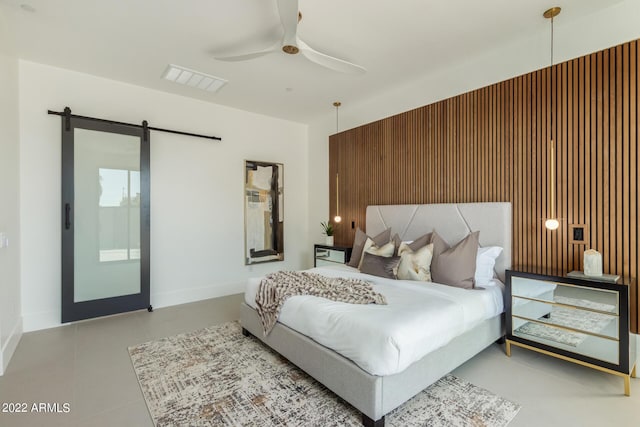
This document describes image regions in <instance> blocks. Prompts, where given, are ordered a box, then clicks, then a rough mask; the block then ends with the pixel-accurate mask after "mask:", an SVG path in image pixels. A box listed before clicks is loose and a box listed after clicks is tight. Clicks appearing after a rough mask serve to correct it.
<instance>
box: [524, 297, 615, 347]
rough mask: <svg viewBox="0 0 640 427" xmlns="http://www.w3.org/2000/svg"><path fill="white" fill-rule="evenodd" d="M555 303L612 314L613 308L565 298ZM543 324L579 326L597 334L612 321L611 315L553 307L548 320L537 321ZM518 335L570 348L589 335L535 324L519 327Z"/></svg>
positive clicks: (558, 298)
mask: <svg viewBox="0 0 640 427" xmlns="http://www.w3.org/2000/svg"><path fill="white" fill-rule="evenodd" d="M554 300H555V302H558V303H562V304H568V305H573V306H577V307H585V308H590V309H594V310H600V311H604V312H610V313H613V312H614V310H615V307H614V306H612V305H609V304H602V303H597V302H593V301H588V300H581V299H574V298H567V297H562V296H557V297H555V298H554ZM538 320H539V321H541V322H544V323H553V324H555V325H560V326H568V327H572V328H575V327H576V325H580V329H581V330H583V331H590V332H593V333H599V332H602V331H603V330H604V328H606V327H607V325H609V323H610V322H611V321H612V320H613V317H612V316H611V315H607V314H603V313H596V312H592V311H585V310H576V309H574V308H566V307H561V306H553V307H552V308H551V313H550V314H549V317H548V318H545V317H541V318H540V319H538ZM515 332H517V333H518V334H519V335H521V334H526V335H530V336H534V337H537V338H542V339H547V340H550V341H553V342H557V343H560V344H566V345H568V346H571V347H578V346H579V345H580V344H582V343H583V342H584V340H585V339H587V337H588V336H589V335H587V334H583V333H580V332H574V331H567V330H563V329H558V328H553V327H550V326H546V325H541V324H539V323H535V322H528V323H525V324H524V325H522V326H520V327H519V328H518V329H516V331H515Z"/></svg>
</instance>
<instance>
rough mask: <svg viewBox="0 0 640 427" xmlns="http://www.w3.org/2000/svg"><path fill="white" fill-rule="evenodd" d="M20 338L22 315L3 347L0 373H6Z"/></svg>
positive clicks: (0, 357)
mask: <svg viewBox="0 0 640 427" xmlns="http://www.w3.org/2000/svg"><path fill="white" fill-rule="evenodd" d="M20 338H22V317H19V318H18V321H17V322H16V324H15V326H14V327H13V330H12V331H11V333H10V334H9V339H8V340H7V342H6V343H5V345H4V346H3V347H2V354H1V355H0V362H1V363H0V375H4V373H5V372H6V370H7V366H9V361H10V360H11V357H12V356H13V353H14V352H15V351H16V347H18V343H19V342H20Z"/></svg>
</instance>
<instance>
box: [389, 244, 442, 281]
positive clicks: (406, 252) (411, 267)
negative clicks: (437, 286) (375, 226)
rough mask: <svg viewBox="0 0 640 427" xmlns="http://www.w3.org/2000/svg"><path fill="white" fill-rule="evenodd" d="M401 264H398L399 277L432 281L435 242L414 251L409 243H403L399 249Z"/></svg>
mask: <svg viewBox="0 0 640 427" xmlns="http://www.w3.org/2000/svg"><path fill="white" fill-rule="evenodd" d="M398 255H400V264H398V274H397V276H398V279H402V280H419V281H421V282H430V281H431V259H432V258H433V243H429V244H428V245H426V246H423V247H421V248H420V249H418V250H417V251H415V252H414V251H413V250H412V249H411V248H410V247H409V245H408V244H406V243H402V244H401V245H400V248H399V249H398Z"/></svg>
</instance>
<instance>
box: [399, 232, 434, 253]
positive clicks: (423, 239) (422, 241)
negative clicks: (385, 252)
mask: <svg viewBox="0 0 640 427" xmlns="http://www.w3.org/2000/svg"><path fill="white" fill-rule="evenodd" d="M391 241H392V242H393V243H394V244H395V245H396V251H395V252H394V253H393V255H394V256H395V255H400V245H401V244H403V243H404V244H407V245H409V247H410V248H411V250H412V251H414V252H415V251H417V250H418V249H420V248H421V247H423V246H426V245H427V244H429V242H431V233H427V234H425V235H424V236H420V237H418V238H417V239H416V240H409V241H406V242H403V241H402V239H400V236H398V233H396V234H394V235H393V237H392V238H391Z"/></svg>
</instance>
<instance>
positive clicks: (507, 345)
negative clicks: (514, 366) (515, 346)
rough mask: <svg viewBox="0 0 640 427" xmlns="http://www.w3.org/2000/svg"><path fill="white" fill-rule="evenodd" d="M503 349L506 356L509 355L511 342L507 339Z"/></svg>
mask: <svg viewBox="0 0 640 427" xmlns="http://www.w3.org/2000/svg"><path fill="white" fill-rule="evenodd" d="M505 350H506V352H507V357H511V342H510V341H509V340H507V341H506V346H505Z"/></svg>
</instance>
